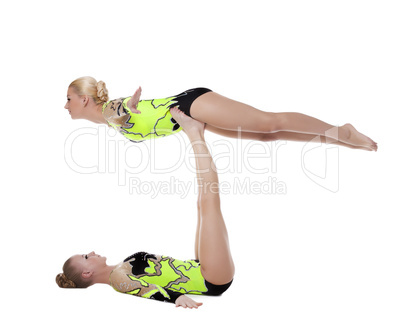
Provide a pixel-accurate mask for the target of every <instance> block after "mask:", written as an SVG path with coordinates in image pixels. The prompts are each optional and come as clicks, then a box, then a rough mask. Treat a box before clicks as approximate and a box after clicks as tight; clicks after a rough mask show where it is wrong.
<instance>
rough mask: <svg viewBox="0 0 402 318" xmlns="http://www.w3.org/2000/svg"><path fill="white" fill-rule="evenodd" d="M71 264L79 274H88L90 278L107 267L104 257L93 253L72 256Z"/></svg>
mask: <svg viewBox="0 0 402 318" xmlns="http://www.w3.org/2000/svg"><path fill="white" fill-rule="evenodd" d="M71 262H72V263H71V265H72V266H73V267H74V268H76V269H77V270H79V271H80V272H81V273H90V276H92V275H93V274H94V273H96V272H99V271H100V270H101V269H102V268H103V267H105V266H107V265H106V257H104V256H100V255H98V254H95V252H91V253H89V254H79V255H74V256H73V257H71Z"/></svg>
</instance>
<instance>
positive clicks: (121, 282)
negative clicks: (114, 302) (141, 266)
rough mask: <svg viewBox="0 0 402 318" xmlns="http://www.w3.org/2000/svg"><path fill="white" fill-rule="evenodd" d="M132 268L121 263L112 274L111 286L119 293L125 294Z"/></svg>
mask: <svg viewBox="0 0 402 318" xmlns="http://www.w3.org/2000/svg"><path fill="white" fill-rule="evenodd" d="M129 275H131V266H130V264H128V263H126V262H121V263H120V264H118V265H117V266H116V267H115V269H114V270H113V271H112V272H111V273H110V276H109V282H110V285H111V286H112V287H113V288H114V289H115V290H117V291H121V292H124V291H125V289H126V287H127V282H128V281H130V278H129Z"/></svg>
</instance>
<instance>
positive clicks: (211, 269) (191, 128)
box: [170, 109, 234, 285]
mask: <svg viewBox="0 0 402 318" xmlns="http://www.w3.org/2000/svg"><path fill="white" fill-rule="evenodd" d="M170 112H171V113H172V116H173V117H174V119H175V120H176V121H177V122H178V123H179V124H180V126H181V127H182V128H183V130H184V131H185V133H186V134H187V136H188V137H189V139H190V141H191V144H192V146H193V150H194V154H195V156H196V166H197V182H198V187H199V196H198V206H199V209H198V213H199V216H198V217H199V228H198V229H197V231H198V233H199V235H198V243H197V239H196V245H198V253H197V252H196V256H198V259H199V260H200V264H201V272H202V274H203V276H204V278H205V279H206V280H207V281H209V282H210V283H212V284H216V285H222V284H226V283H228V282H230V281H231V280H232V279H233V276H234V263H233V259H232V255H231V253H230V247H229V239H228V233H227V230H226V225H225V221H224V219H223V216H222V212H221V209H220V197H219V181H218V175H217V173H216V167H215V164H214V162H213V160H212V157H211V154H210V153H209V151H208V148H207V146H206V143H205V140H204V124H202V123H200V122H197V121H196V120H194V119H192V118H190V117H187V116H186V115H184V114H183V113H182V112H180V111H179V110H178V109H171V110H170ZM196 249H197V248H196Z"/></svg>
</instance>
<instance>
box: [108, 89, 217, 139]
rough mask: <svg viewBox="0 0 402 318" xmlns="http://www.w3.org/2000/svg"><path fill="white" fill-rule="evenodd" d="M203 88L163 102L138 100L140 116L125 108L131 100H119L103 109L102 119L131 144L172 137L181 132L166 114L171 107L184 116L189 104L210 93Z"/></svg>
mask: <svg viewBox="0 0 402 318" xmlns="http://www.w3.org/2000/svg"><path fill="white" fill-rule="evenodd" d="M210 91H211V90H209V89H207V88H195V89H191V90H187V91H185V92H183V93H181V94H179V95H175V96H172V97H167V98H160V99H150V100H140V101H139V103H138V105H137V109H138V110H139V111H141V114H134V113H132V112H131V111H130V109H129V108H128V107H127V102H128V101H129V100H130V98H131V97H127V98H119V99H115V100H112V101H109V102H107V103H105V104H104V105H103V110H102V113H103V117H104V118H105V119H106V121H107V122H108V123H109V125H110V126H111V127H113V128H114V129H115V130H117V131H118V132H119V133H121V134H123V135H124V136H125V137H126V138H127V139H129V140H131V141H133V142H141V141H144V140H147V139H151V138H158V137H164V136H168V135H172V134H174V133H176V132H179V131H180V130H181V127H180V125H179V124H178V123H177V122H176V121H175V120H174V118H172V115H171V114H170V112H169V109H170V108H171V107H176V106H177V107H178V108H180V110H182V111H183V112H184V113H185V114H187V115H188V116H191V114H190V107H191V104H192V103H193V101H194V100H195V99H196V98H198V97H199V96H201V95H203V94H205V93H208V92H210Z"/></svg>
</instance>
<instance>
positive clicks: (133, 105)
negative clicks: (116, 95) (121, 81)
mask: <svg viewBox="0 0 402 318" xmlns="http://www.w3.org/2000/svg"><path fill="white" fill-rule="evenodd" d="M141 92H142V89H141V87H138V88H137V90H136V91H135V93H134V95H133V96H132V97H131V99H130V100H129V101H128V102H127V107H128V108H129V109H130V110H131V111H132V112H133V113H134V114H141V112H140V111H139V110H138V109H137V105H138V102H139V101H140V97H141Z"/></svg>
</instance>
